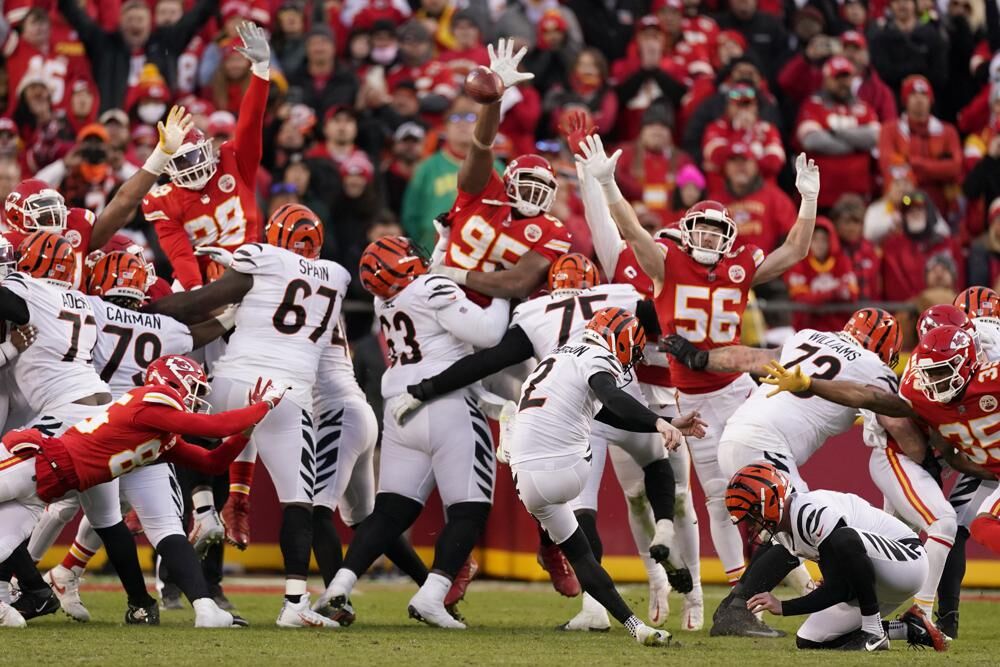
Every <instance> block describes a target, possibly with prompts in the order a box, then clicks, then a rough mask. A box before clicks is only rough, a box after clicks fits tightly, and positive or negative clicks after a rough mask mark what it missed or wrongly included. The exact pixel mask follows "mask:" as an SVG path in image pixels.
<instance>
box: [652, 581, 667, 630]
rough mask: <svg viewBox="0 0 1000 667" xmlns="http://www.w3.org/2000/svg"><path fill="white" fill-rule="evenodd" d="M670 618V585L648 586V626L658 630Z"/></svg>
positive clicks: (664, 583)
mask: <svg viewBox="0 0 1000 667" xmlns="http://www.w3.org/2000/svg"><path fill="white" fill-rule="evenodd" d="M668 616H670V584H669V583H667V582H666V581H664V582H663V583H662V584H654V583H653V582H650V584H649V624H650V625H651V626H653V627H654V628H658V627H660V626H662V625H663V624H664V623H666V622H667V617H668Z"/></svg>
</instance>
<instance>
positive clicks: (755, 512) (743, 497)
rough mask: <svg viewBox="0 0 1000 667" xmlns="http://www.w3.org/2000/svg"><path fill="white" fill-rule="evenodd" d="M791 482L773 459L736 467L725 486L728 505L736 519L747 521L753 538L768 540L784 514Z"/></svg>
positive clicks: (755, 539)
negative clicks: (770, 461)
mask: <svg viewBox="0 0 1000 667" xmlns="http://www.w3.org/2000/svg"><path fill="white" fill-rule="evenodd" d="M790 488H791V484H790V483H789V481H788V477H787V476H786V475H785V474H784V473H783V472H781V471H780V470H778V469H777V468H775V467H774V466H773V465H771V464H770V463H752V464H750V465H747V466H743V467H742V468H740V469H739V470H737V471H736V474H735V475H733V478H732V479H731V480H729V486H727V487H726V509H727V510H729V516H730V517H731V518H732V520H733V523H737V524H738V523H742V522H743V521H746V522H747V523H748V524H749V528H750V538H751V539H752V540H754V541H756V542H765V541H767V540H769V539H770V538H771V536H772V535H774V533H775V532H776V529H777V527H778V523H779V522H780V521H781V518H782V517H783V516H784V514H785V504H786V501H787V500H788V494H789V490H790Z"/></svg>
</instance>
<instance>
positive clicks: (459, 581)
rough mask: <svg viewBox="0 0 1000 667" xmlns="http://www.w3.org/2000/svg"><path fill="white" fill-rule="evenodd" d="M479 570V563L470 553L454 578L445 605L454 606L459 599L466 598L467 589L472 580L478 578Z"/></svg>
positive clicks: (445, 598)
mask: <svg viewBox="0 0 1000 667" xmlns="http://www.w3.org/2000/svg"><path fill="white" fill-rule="evenodd" d="M477 572H479V563H477V562H476V559H475V558H473V557H472V556H471V555H470V556H469V557H468V559H466V561H465V564H464V565H463V566H462V569H460V570H459V571H458V574H456V575H455V578H454V579H453V580H452V582H451V588H449V589H448V594H447V595H445V596H444V606H445V607H454V606H455V605H456V604H458V603H459V601H461V600H464V599H465V591H466V590H468V588H469V584H471V583H472V580H473V579H475V578H476V573H477Z"/></svg>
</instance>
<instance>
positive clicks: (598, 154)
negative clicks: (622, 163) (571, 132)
mask: <svg viewBox="0 0 1000 667" xmlns="http://www.w3.org/2000/svg"><path fill="white" fill-rule="evenodd" d="M580 152H581V153H583V155H575V156H574V157H575V159H576V161H577V162H579V163H580V164H581V165H582V166H583V168H584V169H585V170H587V172H588V173H589V174H590V175H591V176H593V177H594V178H595V179H597V182H598V183H600V184H601V186H602V187H605V186H608V185H611V184H612V183H614V182H615V166H616V165H617V164H618V158H620V157H621V156H622V151H621V149H620V148H619V149H618V150H616V151H615V152H614V153H613V154H612V155H611V156H610V157H609V156H608V155H607V154H606V153H605V152H604V142H602V141H601V137H600V136H599V135H596V134H592V135H590V136H588V137H587V138H586V139H584V140H583V141H581V142H580Z"/></svg>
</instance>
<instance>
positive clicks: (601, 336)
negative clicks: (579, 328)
mask: <svg viewBox="0 0 1000 667" xmlns="http://www.w3.org/2000/svg"><path fill="white" fill-rule="evenodd" d="M583 338H584V340H589V341H591V342H594V343H598V344H599V345H601V346H603V347H604V348H606V349H608V350H609V351H610V352H611V353H612V354H614V355H615V356H616V357H617V358H618V361H620V362H621V364H622V367H623V368H625V369H626V370H628V369H629V368H631V367H632V366H633V365H635V364H637V363H639V362H640V361H642V348H643V347H645V345H646V332H645V331H644V330H643V328H642V325H641V324H639V319H638V318H637V317H636V316H635V315H633V314H632V313H630V312H629V311H627V310H625V309H624V308H602V309H600V310H599V311H597V312H596V313H594V316H593V317H592V318H590V321H589V322H587V328H586V329H584V330H583Z"/></svg>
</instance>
